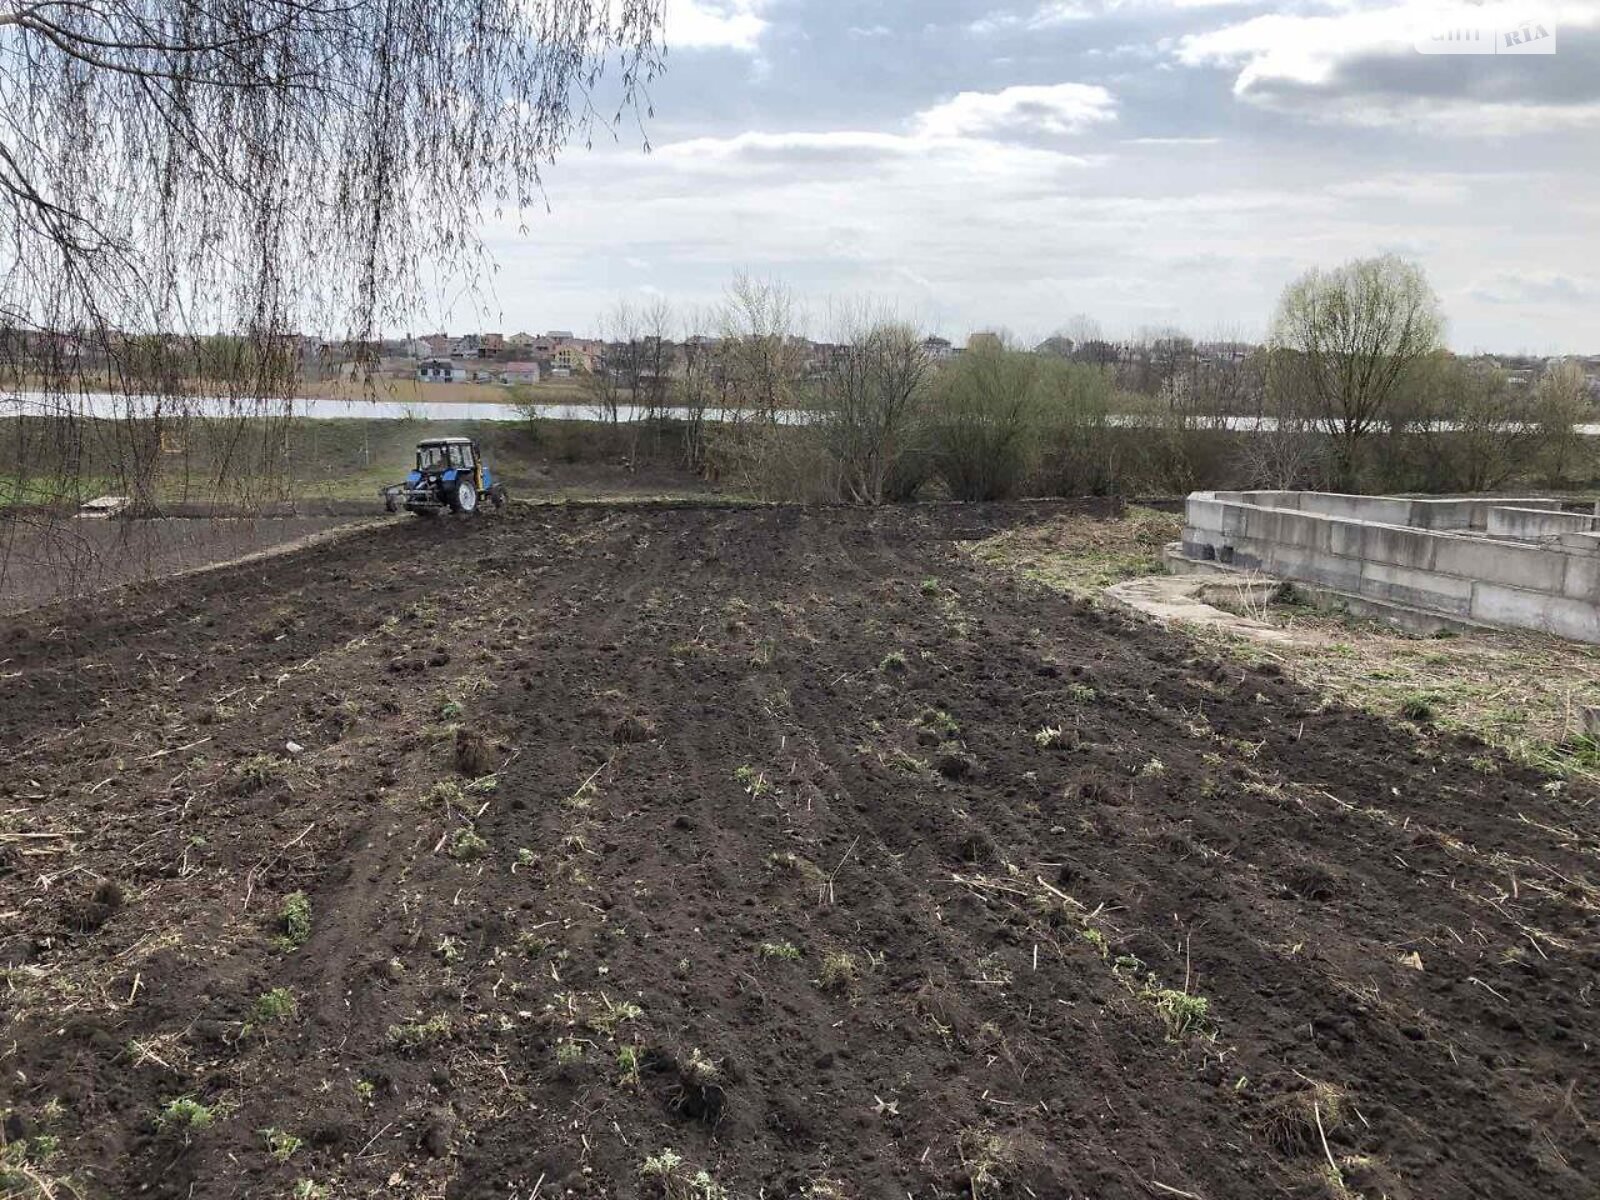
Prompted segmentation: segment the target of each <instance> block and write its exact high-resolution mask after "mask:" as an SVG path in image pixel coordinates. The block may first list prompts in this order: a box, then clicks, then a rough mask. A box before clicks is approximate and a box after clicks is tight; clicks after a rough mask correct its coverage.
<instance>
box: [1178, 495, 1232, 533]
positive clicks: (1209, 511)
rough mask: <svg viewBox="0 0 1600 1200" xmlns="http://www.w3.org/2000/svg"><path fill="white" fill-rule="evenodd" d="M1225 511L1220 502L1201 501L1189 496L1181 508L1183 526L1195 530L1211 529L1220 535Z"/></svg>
mask: <svg viewBox="0 0 1600 1200" xmlns="http://www.w3.org/2000/svg"><path fill="white" fill-rule="evenodd" d="M1225 511H1226V509H1225V508H1224V506H1223V505H1222V503H1221V502H1220V501H1217V500H1201V499H1198V498H1197V497H1195V496H1190V497H1189V499H1188V500H1187V501H1186V502H1185V503H1184V506H1183V521H1184V524H1185V525H1188V526H1192V527H1193V528H1195V529H1211V530H1215V531H1216V532H1217V533H1221V532H1222V517H1223V513H1224V512H1225Z"/></svg>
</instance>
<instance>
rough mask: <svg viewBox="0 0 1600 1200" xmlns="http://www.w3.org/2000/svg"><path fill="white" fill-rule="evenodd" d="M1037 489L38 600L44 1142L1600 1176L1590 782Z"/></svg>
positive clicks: (40, 1169)
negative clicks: (1268, 628)
mask: <svg viewBox="0 0 1600 1200" xmlns="http://www.w3.org/2000/svg"><path fill="white" fill-rule="evenodd" d="M1049 511H1060V510H1059V507H1054V508H1051V507H1050V506H1002V507H972V508H962V507H956V506H938V507H927V508H915V509H907V510H896V511H886V512H881V513H870V512H861V511H849V510H844V511H802V510H794V509H776V510H775V509H749V510H736V509H723V510H715V509H704V510H694V509H687V510H668V509H660V510H637V509H626V508H616V509H606V508H582V509H528V510H514V511H512V512H510V513H508V514H506V515H504V516H500V517H494V516H491V517H486V518H484V519H481V520H476V521H435V522H422V521H418V522H407V523H401V524H398V525H395V526H391V527H387V528H384V529H381V530H376V531H372V532H368V533H362V534H358V535H355V536H353V537H350V538H347V539H345V540H342V541H340V542H338V543H337V544H333V545H328V546H323V547H315V548H312V549H310V550H307V551H304V552H300V553H296V554H294V555H291V556H288V557H285V558H280V559H275V560H272V561H271V562H269V563H257V564H247V565H243V566H239V567H233V568H228V569H225V570H221V571H217V572H213V573H208V574H205V575H200V576H191V577H188V578H186V579H183V580H181V581H178V582H175V583H173V584H170V585H164V586H139V587H134V588H131V589H125V590H123V591H122V592H119V593H117V603H116V605H115V606H103V607H100V608H97V609H94V610H91V611H87V612H78V611H76V610H74V611H67V610H39V611H37V612H35V613H32V614H29V615H28V616H26V617H24V618H20V619H16V620H14V621H13V622H12V623H11V625H10V627H8V628H5V629H3V630H0V670H3V672H4V673H5V676H6V688H5V691H4V692H3V693H0V739H3V744H4V745H5V746H6V747H8V749H9V753H8V754H7V755H6V756H5V761H4V763H3V764H0V793H3V794H0V814H3V818H0V821H3V824H0V829H3V830H4V833H3V834H0V916H3V918H4V924H3V925H0V961H3V962H4V964H5V965H6V968H7V971H6V976H5V981H6V986H5V991H4V993H3V995H4V999H5V1008H4V1027H3V1029H0V1067H3V1072H0V1108H3V1109H5V1110H8V1112H9V1115H8V1118H7V1122H6V1130H7V1134H6V1136H7V1138H8V1139H9V1140H10V1141H11V1143H12V1144H13V1146H15V1144H16V1143H17V1142H18V1141H19V1139H20V1140H22V1141H23V1143H24V1147H23V1148H22V1149H13V1150H11V1151H9V1152H8V1153H9V1154H10V1155H11V1161H14V1162H27V1163H30V1164H33V1165H31V1166H30V1167H29V1170H30V1171H32V1172H33V1173H34V1174H35V1175H38V1176H39V1177H41V1178H46V1179H48V1178H61V1177H66V1178H70V1180H71V1181H72V1184H73V1185H74V1188H75V1192H73V1193H68V1192H65V1191H62V1192H60V1193H58V1194H79V1195H83V1196H86V1197H97V1198H98V1197H104V1198H111V1197H116V1198H122V1197H131V1196H150V1197H190V1196H193V1197H247V1196H248V1197H256V1196H262V1197H284V1196H289V1195H291V1194H292V1193H293V1191H294V1189H295V1187H296V1186H297V1184H299V1183H300V1182H301V1181H305V1180H311V1181H314V1182H315V1183H316V1184H317V1185H319V1186H324V1187H326V1188H327V1189H328V1190H327V1193H326V1194H327V1195H329V1196H340V1197H344V1196H349V1197H366V1196H377V1195H382V1196H391V1197H433V1198H438V1197H446V1198H448V1200H489V1198H491V1197H493V1198H496V1200H499V1198H504V1197H516V1198H517V1200H526V1198H527V1197H529V1196H530V1195H534V1194H537V1195H538V1196H540V1197H560V1196H574V1197H601V1196H609V1197H635V1196H661V1195H670V1196H673V1197H696V1198H698V1200H705V1198H707V1197H709V1196H711V1195H715V1194H720V1193H714V1192H711V1191H708V1190H707V1188H706V1187H703V1186H700V1185H698V1184H696V1183H695V1182H694V1180H693V1175H694V1172H695V1171H698V1170H700V1169H702V1168H703V1169H704V1170H705V1171H707V1172H709V1175H710V1177H711V1178H712V1179H714V1180H715V1181H716V1183H717V1184H718V1185H720V1186H721V1187H722V1188H725V1189H726V1191H727V1194H728V1195H729V1196H730V1197H740V1198H748V1200H755V1198H757V1197H771V1198H776V1197H814V1198H818V1200H820V1198H822V1197H830V1196H839V1197H863V1198H864V1197H873V1198H879V1197H881V1198H883V1200H891V1198H893V1200H899V1198H902V1197H906V1196H911V1197H916V1198H918V1200H920V1198H923V1197H938V1196H946V1197H957V1196H959V1197H966V1198H968V1200H974V1198H976V1200H982V1198H983V1197H1018V1198H1022V1197H1038V1198H1065V1197H1083V1196H1093V1197H1097V1198H1101V1200H1118V1198H1122V1197H1141V1198H1145V1197H1151V1196H1193V1197H1204V1198H1205V1200H1223V1198H1238V1200H1260V1198H1261V1197H1271V1196H1282V1197H1306V1198H1311V1197H1337V1196H1340V1195H1345V1196H1350V1195H1356V1194H1360V1195H1364V1196H1366V1197H1368V1198H1370V1200H1376V1198H1377V1197H1382V1196H1387V1197H1392V1198H1402V1197H1404V1198H1412V1200H1449V1198H1453V1197H1463V1198H1465V1197H1495V1198H1496V1200H1516V1198H1521V1197H1534V1196H1540V1197H1582V1196H1594V1195H1596V1194H1600V1192H1597V1185H1596V1182H1595V1180H1596V1179H1597V1177H1600V1146H1597V1144H1596V1122H1597V1121H1600V1070H1597V1064H1596V1061H1595V1059H1596V1046H1597V1045H1600V1007H1597V1002H1600V995H1597V988H1596V984H1597V982H1600V921H1597V912H1600V907H1597V906H1600V890H1597V888H1596V886H1595V884H1596V880H1597V878H1600V870H1597V865H1596V852H1597V846H1600V812H1597V810H1596V809H1595V807H1594V806H1593V796H1592V795H1590V794H1588V793H1586V792H1582V791H1579V790H1578V789H1575V788H1572V787H1562V788H1554V787H1551V786H1549V785H1548V784H1547V782H1546V781H1545V780H1544V779H1542V778H1540V777H1538V776H1535V775H1534V774H1532V773H1530V772H1528V771H1525V770H1523V769H1521V768H1519V767H1516V766H1514V765H1512V764H1510V763H1507V762H1504V761H1500V762H1498V764H1497V769H1496V770H1494V771H1493V772H1489V771H1486V770H1484V769H1483V768H1484V767H1485V765H1486V760H1485V758H1484V754H1485V752H1484V750H1483V749H1482V748H1481V747H1475V746H1467V745H1463V744H1461V743H1459V742H1455V741H1451V740H1449V739H1446V738H1444V737H1441V736H1439V735H1435V734H1425V733H1418V732H1417V731H1414V730H1408V729H1402V728H1396V727H1393V726H1390V725H1386V724H1384V723H1382V722H1380V721H1377V720H1375V719H1372V718H1370V717H1367V716H1363V715H1359V714H1355V713H1351V712H1347V711H1342V710H1337V709H1328V708H1325V707H1324V706H1323V705H1322V704H1321V703H1320V702H1319V700H1318V699H1317V698H1316V697H1314V696H1311V695H1308V694H1307V693H1305V692H1304V691H1302V690H1300V689H1298V688H1297V687H1295V686H1293V685H1291V684H1289V683H1288V682H1286V681H1285V680H1283V679H1282V678H1280V677H1279V676H1277V675H1275V674H1269V673H1265V672H1262V671H1256V670H1253V669H1249V668H1244V667H1240V666H1237V665H1224V664H1219V663H1217V662H1214V661H1210V660H1207V659H1205V658H1203V657H1199V656H1197V654H1196V652H1195V650H1194V649H1193V647H1192V646H1191V645H1190V644H1189V643H1188V642H1186V641H1185V640H1184V639H1183V638H1181V637H1180V636H1177V635H1174V634H1168V633H1165V632H1161V631H1159V630H1156V629H1153V628H1150V627H1148V626H1145V625H1140V624H1130V623H1129V622H1128V621H1126V620H1124V619H1122V618H1120V617H1117V616H1113V615H1109V614H1107V613H1105V612H1102V611H1099V610H1097V609H1095V608H1092V607H1090V606H1087V605H1082V604H1078V603H1075V602H1072V601H1069V600H1066V599H1063V598H1062V597H1060V596H1057V595H1055V594H1053V593H1048V592H1045V591H1042V590H1039V589H1036V588H1034V587H1033V586H1031V585H1028V584H1023V583H1018V582H1015V581H1013V580H1011V579H1008V578H1006V577H1003V576H999V575H994V574H989V573H986V572H985V571H984V570H983V569H980V568H978V567H976V566H975V565H973V564H972V562H971V561H970V560H969V558H968V557H967V556H966V555H965V554H964V553H963V552H962V550H961V549H960V546H959V544H958V543H959V541H960V540H962V539H967V538H971V537H973V536H977V535H979V534H980V533H981V532H983V531H985V530H993V529H997V528H1001V527H1003V526H1005V525H1006V524H1007V523H1010V522H1015V521H1019V520H1029V519H1032V518H1033V516H1034V515H1035V514H1038V513H1041V512H1049ZM896 663H898V664H899V666H898V668H897V667H896V666H895V664H896ZM458 727H464V728H466V729H467V731H468V734H467V735H466V736H460V735H458V732H457V729H458ZM473 735H481V736H473ZM291 741H292V742H294V743H295V744H296V746H298V747H299V748H300V749H299V750H298V751H297V752H291V751H290V750H289V749H288V748H287V746H288V743H289V742H291ZM1474 758H1475V759H1476V760H1477V769H1474V767H1473V766H1471V765H1469V761H1468V760H1469V759H1474ZM458 767H460V768H462V770H458ZM485 767H488V768H489V770H490V771H492V772H493V773H492V774H491V775H489V776H488V778H487V780H478V781H474V780H473V779H472V778H471V776H472V775H475V774H477V773H478V772H479V771H481V770H482V769H483V768H485ZM463 770H465V772H466V773H465V774H464V773H463ZM24 835H33V836H24ZM40 835H48V836H40ZM295 893H303V894H304V896H303V899H304V900H305V901H308V902H309V918H310V919H309V930H307V928H306V926H305V922H304V921H302V920H297V919H296V917H295V910H296V905H297V904H298V903H299V900H300V898H299V897H296V896H295V895H294V894H295ZM300 911H301V915H302V916H303V915H304V910H300ZM1419 965H1420V969H1419ZM274 989H287V996H286V995H285V994H284V993H277V992H274ZM269 993H270V995H269ZM1200 998H1203V999H1204V1001H1205V1006H1204V1009H1203V1011H1202V1010H1201V1005H1200V1004H1199V999H1200ZM291 1000H292V1008H289V1007H288V1004H287V1001H291ZM180 1097H189V1098H192V1099H193V1100H195V1101H197V1102H199V1103H201V1104H203V1105H205V1106H207V1107H208V1110H209V1115H210V1118H211V1119H210V1122H209V1124H206V1123H205V1122H204V1120H203V1119H202V1121H201V1122H200V1123H199V1124H191V1125H189V1126H187V1127H185V1126H183V1125H182V1124H181V1123H180V1121H179V1110H173V1113H172V1115H171V1116H170V1117H169V1118H168V1119H167V1120H166V1121H164V1122H163V1121H162V1120H160V1119H159V1118H160V1116H161V1114H162V1112H163V1110H164V1108H165V1106H166V1105H167V1104H168V1102H170V1101H172V1100H174V1099H176V1098H180ZM266 1130H273V1131H278V1132H279V1133H287V1134H291V1135H293V1137H294V1138H297V1139H299V1142H298V1144H297V1145H294V1146H291V1147H290V1149H289V1153H288V1154H287V1156H286V1160H285V1161H279V1157H283V1156H282V1155H281V1151H282V1148H283V1147H284V1146H287V1145H289V1143H287V1142H285V1141H284V1140H283V1139H282V1138H281V1137H280V1138H278V1139H277V1140H276V1141H274V1142H272V1143H271V1144H272V1145H277V1146H278V1147H279V1149H280V1155H279V1156H275V1155H274V1154H273V1153H271V1150H270V1146H269V1139H268V1137H267V1135H266V1134H265V1133H264V1132H263V1131H266ZM51 1138H55V1139H57V1140H56V1142H55V1144H54V1147H53V1153H52V1152H51V1151H52V1144H51V1142H50V1140H49V1139H51ZM668 1148H670V1149H671V1150H672V1151H673V1152H674V1153H675V1154H677V1155H680V1156H681V1157H682V1159H683V1164H682V1165H681V1166H677V1167H674V1168H672V1169H671V1171H670V1173H669V1178H668V1179H666V1180H663V1179H662V1178H661V1177H658V1176H652V1175H649V1174H645V1173H642V1168H643V1167H644V1166H645V1163H646V1160H647V1158H651V1157H653V1156H654V1157H655V1165H656V1166H657V1167H658V1168H659V1167H661V1166H662V1165H663V1160H662V1159H661V1158H660V1157H659V1156H660V1155H661V1153H662V1151H663V1150H666V1149H668ZM1330 1157H1331V1158H1332V1160H1333V1161H1334V1163H1335V1164H1337V1172H1338V1177H1339V1179H1338V1180H1335V1178H1334V1168H1332V1167H1330V1165H1329V1159H1330ZM13 1174H14V1175H15V1172H14V1173H13ZM1341 1189H1342V1190H1341ZM313 1194H316V1193H313Z"/></svg>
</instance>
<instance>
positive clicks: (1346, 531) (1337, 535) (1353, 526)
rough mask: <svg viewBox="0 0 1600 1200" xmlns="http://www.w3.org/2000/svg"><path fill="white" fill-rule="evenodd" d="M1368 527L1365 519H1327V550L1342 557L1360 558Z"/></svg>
mask: <svg viewBox="0 0 1600 1200" xmlns="http://www.w3.org/2000/svg"><path fill="white" fill-rule="evenodd" d="M1369 528H1371V527H1370V526H1369V525H1368V524H1367V523H1366V522H1365V521H1338V520H1329V522H1328V552H1329V553H1330V554H1337V555H1340V556H1341V557H1343V558H1360V557H1361V554H1362V549H1361V547H1362V543H1363V542H1364V541H1365V540H1366V536H1367V530H1368V529H1369Z"/></svg>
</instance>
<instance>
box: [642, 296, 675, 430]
mask: <svg viewBox="0 0 1600 1200" xmlns="http://www.w3.org/2000/svg"><path fill="white" fill-rule="evenodd" d="M674 323H675V322H674V318H673V315H672V304H671V302H669V301H668V300H667V299H666V297H664V296H657V297H655V298H654V299H652V300H651V301H650V302H649V303H648V304H646V305H644V307H643V308H641V309H640V310H639V336H640V338H641V342H640V345H639V350H638V353H637V355H636V356H635V359H636V364H637V369H636V371H635V374H634V379H633V402H634V404H635V405H637V406H638V407H639V409H640V410H641V413H640V415H641V416H642V417H643V418H644V419H645V420H646V421H660V420H664V419H665V418H666V416H667V401H668V397H669V395H670V393H671V387H672V373H673V371H674V369H675V368H676V366H677V360H678V348H677V346H676V345H674V344H673V340H672V331H673V326H674Z"/></svg>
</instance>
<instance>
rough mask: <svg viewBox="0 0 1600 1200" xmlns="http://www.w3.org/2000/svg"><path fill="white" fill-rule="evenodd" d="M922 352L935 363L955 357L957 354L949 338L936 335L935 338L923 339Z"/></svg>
mask: <svg viewBox="0 0 1600 1200" xmlns="http://www.w3.org/2000/svg"><path fill="white" fill-rule="evenodd" d="M922 352H923V353H924V354H926V355H927V356H928V357H929V358H931V359H933V360H934V361H935V362H938V361H941V360H943V359H946V358H951V357H953V356H954V354H955V347H953V346H952V345H951V344H950V339H949V338H942V337H939V336H938V335H934V336H933V337H928V338H924V339H923V341H922Z"/></svg>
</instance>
